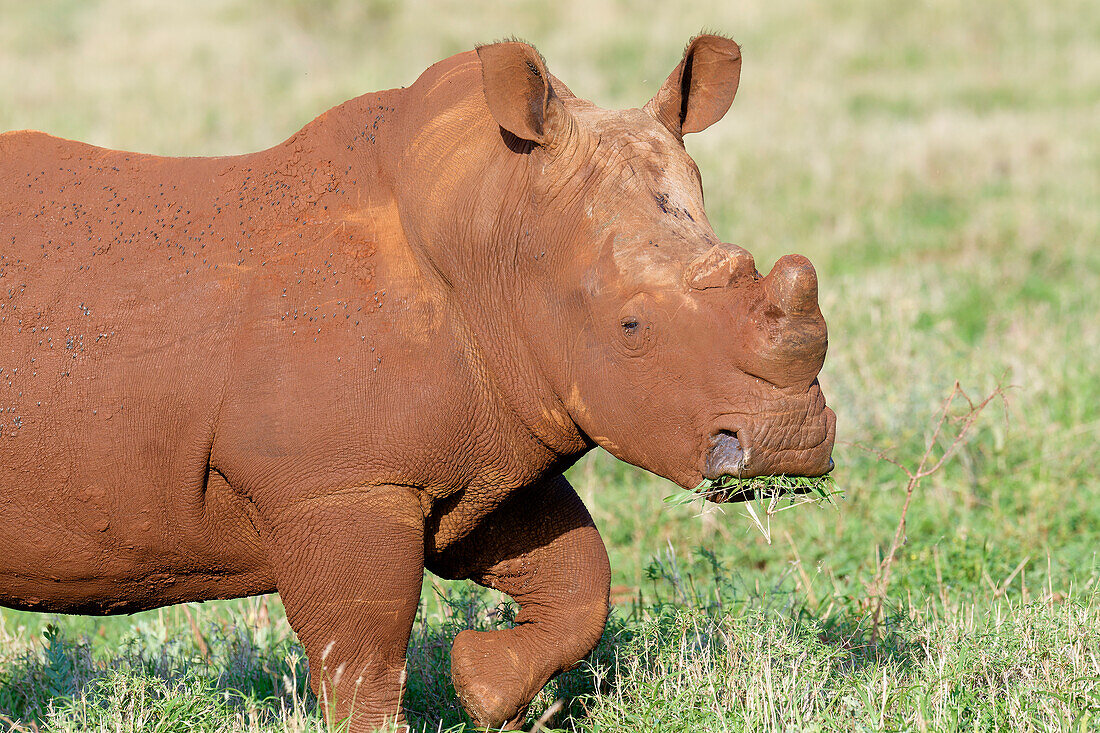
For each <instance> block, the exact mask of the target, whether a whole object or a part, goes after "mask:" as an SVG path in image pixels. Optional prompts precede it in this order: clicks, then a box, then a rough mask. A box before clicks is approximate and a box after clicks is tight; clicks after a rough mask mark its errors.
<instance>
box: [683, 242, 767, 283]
mask: <svg viewBox="0 0 1100 733" xmlns="http://www.w3.org/2000/svg"><path fill="white" fill-rule="evenodd" d="M755 273H756V263H755V262H754V261H753V259H752V255H751V254H749V251H748V250H747V249H745V248H743V247H738V246H737V245H735V244H716V245H714V246H713V247H711V248H710V249H709V250H707V251H706V252H704V253H703V254H701V255H699V256H698V257H696V258H695V259H694V260H692V261H691V262H689V263H688V265H687V267H685V268H684V280H685V281H686V282H687V284H688V286H689V287H691V288H693V289H695V290H706V289H707V288H724V287H726V286H727V285H730V284H732V283H733V282H734V281H735V280H737V279H739V278H743V277H751V276H753V275H754V274H755Z"/></svg>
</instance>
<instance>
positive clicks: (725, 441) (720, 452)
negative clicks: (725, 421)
mask: <svg viewBox="0 0 1100 733" xmlns="http://www.w3.org/2000/svg"><path fill="white" fill-rule="evenodd" d="M745 453H746V451H745V450H744V448H742V447H741V441H739V440H738V439H737V434H736V433H734V432H732V431H729V430H720V431H718V433H717V434H716V435H715V436H714V438H713V439H712V441H711V447H710V450H709V451H708V452H707V460H706V465H705V466H704V467H703V476H704V477H705V478H708V479H718V478H720V477H722V476H739V475H740V474H741V473H742V472H743V471H744V470H745V463H746V460H747V458H748V457H747V456H746V455H745Z"/></svg>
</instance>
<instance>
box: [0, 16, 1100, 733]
mask: <svg viewBox="0 0 1100 733" xmlns="http://www.w3.org/2000/svg"><path fill="white" fill-rule="evenodd" d="M704 27H705V28H707V29H713V30H717V31H721V32H725V33H727V34H729V35H731V36H733V37H734V38H736V39H737V40H738V41H739V42H741V43H742V44H743V54H744V69H743V75H742V83H741V88H740V91H739V94H738V98H737V101H736V102H735V103H734V106H733V108H732V110H731V111H730V113H729V115H728V116H727V118H726V119H725V120H724V121H723V122H721V123H720V124H719V125H717V126H716V127H714V128H712V129H710V130H708V131H706V132H704V133H702V134H701V135H697V136H695V137H693V138H690V139H689V140H688V149H689V151H690V152H691V153H692V154H693V155H694V156H695V158H696V160H697V162H698V164H699V167H700V168H701V170H702V174H703V179H704V188H705V190H706V192H707V205H708V211H709V214H710V217H711V219H712V221H713V223H714V225H715V228H716V230H717V231H718V233H719V235H720V236H722V237H723V238H724V239H725V240H726V241H731V242H736V243H739V244H742V245H744V246H746V247H747V248H749V249H750V250H751V251H752V252H753V253H754V254H755V256H756V258H757V261H758V263H759V264H760V268H761V270H765V271H766V269H767V268H768V267H770V265H771V264H772V263H773V262H774V261H775V260H776V259H777V258H778V257H779V256H780V255H782V254H784V253H786V252H791V251H797V252H801V253H803V254H805V255H807V256H808V257H810V259H811V260H813V261H814V262H815V264H816V265H817V267H818V272H819V276H820V281H821V300H822V310H823V311H824V313H825V315H826V318H827V320H828V322H829V328H830V352H829V356H828V360H827V362H826V364H825V368H824V371H823V373H822V375H821V382H822V385H823V388H824V390H825V394H826V396H827V397H828V399H829V403H830V404H831V405H832V406H833V408H834V409H835V410H836V412H837V415H838V446H837V448H836V451H835V454H834V458H835V460H836V463H837V469H836V471H835V477H836V482H835V486H836V488H838V489H841V490H842V491H843V493H844V497H843V499H841V500H839V501H838V502H837V506H836V507H835V508H818V507H814V506H807V507H799V508H796V509H793V510H791V511H787V512H782V513H779V514H777V515H776V516H774V517H772V519H771V532H770V536H771V540H772V541H771V544H768V543H767V542H766V541H765V540H764V538H763V536H762V534H761V533H760V532H758V531H757V530H756V529H755V528H754V526H753V523H752V522H751V521H750V520H749V519H747V518H746V517H743V516H741V515H742V514H743V513H744V509H743V507H742V506H740V505H728V506H726V507H724V508H723V509H719V508H717V507H715V506H713V505H710V506H701V505H700V504H699V503H698V502H694V503H690V502H688V503H685V502H682V501H665V499H666V497H669V496H673V495H676V494H677V493H678V492H677V490H676V489H675V487H673V486H672V485H671V484H669V483H668V482H666V481H663V480H661V479H657V478H655V477H653V476H651V475H648V474H645V473H643V472H641V471H639V470H637V469H634V468H632V467H630V466H626V465H623V464H619V463H617V462H615V461H614V459H612V458H611V457H610V456H608V455H607V454H603V453H595V454H593V455H591V456H589V457H587V458H586V459H585V460H583V461H582V462H581V463H580V464H578V465H577V466H575V467H574V468H573V469H572V470H571V472H570V478H571V480H572V481H573V482H574V485H575V486H576V487H577V489H578V491H579V492H580V494H581V496H582V497H583V498H584V499H585V501H586V503H587V504H588V506H589V507H590V508H591V510H592V512H593V514H594V516H595V518H596V521H597V524H598V525H599V528H600V531H601V532H602V534H603V536H604V538H605V540H606V542H607V544H608V548H609V551H610V555H611V561H612V566H613V572H614V579H613V583H614V588H613V594H614V598H615V600H616V602H617V605H616V608H615V611H614V614H613V617H612V620H611V623H610V624H609V627H608V631H607V633H606V634H605V637H604V639H603V640H602V642H601V644H600V647H599V648H598V649H597V650H596V652H595V653H594V654H593V656H592V658H591V660H590V661H589V663H588V664H586V665H584V666H583V667H581V668H580V669H578V670H576V671H574V672H571V673H569V674H568V675H566V676H565V677H564V678H562V679H560V680H559V681H557V682H555V683H552V684H551V686H550V687H548V688H547V690H546V691H544V693H543V694H542V696H541V697H540V698H539V699H538V700H537V701H536V704H535V705H534V706H533V707H532V711H531V716H532V717H531V720H530V721H529V722H530V724H531V725H536V721H537V720H541V722H540V723H538V725H544V726H545V727H547V728H551V729H553V728H560V729H564V730H569V731H573V730H577V731H593V732H595V731H702V730H714V731H761V730H766V731H773V730H775V731H779V730H820V731H847V730H876V731H877V730H891V731H892V730H920V731H924V730H935V731H947V730H967V731H969V730H1013V731H1015V730H1066V731H1069V730H1073V731H1081V730H1100V557H1098V555H1097V551H1098V549H1100V479H1098V478H1097V472H1096V470H1095V469H1094V468H1093V467H1092V465H1091V461H1092V460H1093V459H1094V458H1096V457H1097V450H1096V448H1097V437H1098V433H1100V367H1098V362H1100V308H1098V305H1097V304H1098V295H1097V294H1098V293H1100V124H1098V123H1100V43H1098V42H1097V41H1098V39H1100V13H1098V12H1096V8H1095V3H1094V2H1092V0H1088V1H1086V0H1057V1H1052V2H1046V3H1029V2H1024V1H1023V0H1005V1H1003V2H994V1H992V0H989V1H975V2H969V3H957V2H954V1H953V0H931V1H930V2H925V3H912V2H903V0H824V1H823V2H815V3H810V2H794V1H793V0H769V1H768V2H761V1H759V0H750V1H749V2H745V3H718V2H714V3H712V4H711V5H710V6H709V7H708V4H707V3H690V4H685V5H684V6H682V7H681V6H680V5H679V3H677V2H656V0H640V1H639V2H626V0H621V1H619V2H612V1H605V0H584V1H583V2H582V0H563V1H562V2H557V3H547V2H509V3H505V2H498V3H492V4H483V5H482V4H473V5H471V4H470V3H467V2H458V1H457V0H444V1H443V2H430V3H429V2H427V1H426V0H411V1H409V2H401V1H399V0H369V1H368V2H354V1H352V0H322V1H317V2H307V0H269V2H266V3H261V2H258V1H251V0H233V1H230V2H216V1H215V0H192V1H191V2H188V3H156V4H154V3H144V2H136V1H135V2H122V1H121V0H41V1H40V2H19V1H17V0H0V130H6V129H18V128H37V129H42V130H46V131H48V132H52V133H55V134H59V135H63V136H66V137H73V138H78V139H82V140H87V141H89V142H93V143H96V144H100V145H107V146H110V147H116V148H128V149H136V150H142V151H146V152H157V153H164V154H178V155H184V154H186V155H202V154H223V153H233V152H244V151H248V150H253V149H258V148H262V147H267V146H269V145H272V144H274V143H276V142H278V141H280V140H282V139H283V138H285V137H287V136H289V135H290V133H291V132H293V131H294V130H295V129H297V128H298V127H299V126H301V125H302V124H304V123H305V122H307V121H308V120H310V119H312V118H313V117H314V116H316V115H317V114H319V113H320V112H321V111H323V110H324V109H326V108H328V107H330V106H332V105H334V104H337V103H339V102H341V101H343V100H344V99H347V98H349V97H351V96H355V95H357V94H360V93H362V92H365V91H369V90H373V89H378V88H385V87H392V86H399V85H402V84H408V83H409V82H411V81H412V80H413V79H414V78H415V76H416V75H417V74H418V73H419V72H420V71H421V70H423V69H424V68H425V67H426V66H427V65H429V64H430V63H431V62H433V61H435V60H438V59H440V58H443V57H445V56H447V55H450V54H452V53H454V52H457V51H460V50H464V49H467V48H470V47H472V46H473V45H474V44H475V43H477V42H483V41H489V40H493V39H495V38H500V37H504V36H509V35H518V36H521V37H524V38H527V39H528V40H531V41H532V42H534V43H536V45H538V46H539V48H540V50H541V51H542V52H543V53H544V55H545V56H546V58H547V60H548V63H549V66H550V69H551V70H552V71H553V72H554V73H555V74H556V75H558V76H559V77H560V78H562V79H563V80H564V81H565V82H566V83H567V84H569V85H570V86H571V87H572V88H573V90H574V91H575V92H576V93H578V94H580V95H582V96H586V97H589V98H591V99H594V100H595V101H596V102H597V103H599V104H601V105H603V106H608V107H621V106H635V105H640V104H642V103H643V102H645V101H646V100H647V99H648V98H649V96H650V95H651V94H652V93H653V91H655V89H656V88H657V86H658V85H659V84H660V82H661V81H662V80H663V79H664V78H665V76H666V75H667V74H668V72H669V71H670V70H671V68H672V67H673V66H674V65H675V63H676V62H677V60H678V58H679V54H680V51H681V49H682V47H683V45H684V43H685V42H686V40H687V39H688V37H689V36H691V35H692V34H694V33H696V32H698V31H699V30H700V29H701V28H704ZM956 380H958V381H959V382H960V384H961V385H962V386H963V388H964V389H966V390H967V392H968V394H970V395H971V396H972V397H974V398H976V399H977V398H982V397H984V396H986V395H988V394H990V393H992V392H993V391H994V390H995V389H996V388H997V387H998V386H1002V387H1004V390H1005V400H1004V401H1002V400H1000V399H995V400H994V401H993V402H992V403H990V404H989V405H988V406H987V408H986V409H985V410H984V411H983V412H982V413H981V415H980V416H979V417H978V419H977V420H976V422H974V424H973V428H972V429H971V431H970V432H969V433H968V434H967V436H966V437H965V440H964V442H963V444H962V445H961V447H960V448H959V450H958V451H957V452H956V453H955V454H954V455H953V456H951V457H950V458H949V460H948V461H947V462H946V463H945V464H944V466H943V467H942V469H941V470H939V471H938V472H936V473H934V474H932V475H930V476H928V477H926V478H924V479H923V480H922V481H921V482H920V483H919V485H917V486H916V488H915V491H914V494H913V499H912V504H911V506H910V508H909V511H908V515H907V525H906V532H905V537H906V539H907V541H906V542H905V544H904V545H903V546H902V547H901V549H900V550H899V552H898V554H897V558H896V561H895V562H894V563H893V565H892V574H891V576H890V581H889V584H888V586H886V587H885V588H884V587H883V584H882V583H881V582H880V581H881V578H880V577H879V569H880V567H881V565H880V563H881V561H882V558H883V557H884V556H885V555H886V554H887V553H888V552H889V549H890V546H891V541H892V540H893V538H894V535H895V531H896V529H897V527H898V522H899V517H900V514H901V510H902V505H903V502H904V500H905V490H906V485H907V481H908V479H907V476H906V474H905V473H904V472H903V471H902V470H900V469H899V468H898V466H896V465H895V464H894V463H891V462H890V461H888V460H885V458H884V457H888V458H890V459H892V460H894V461H897V462H899V463H900V464H902V465H903V466H906V467H909V468H910V469H912V468H914V467H915V466H916V465H917V464H918V462H919V461H920V459H921V456H922V455H923V454H924V452H925V450H926V447H927V445H928V443H929V441H931V440H932V438H933V437H934V436H933V431H934V427H935V425H936V420H937V416H938V413H939V410H940V407H941V404H942V402H943V400H944V399H945V398H947V396H948V395H949V394H950V393H951V391H952V387H953V385H954V383H955V381H956ZM964 413H965V407H964V405H963V404H962V403H960V402H958V401H956V402H955V406H954V407H953V408H952V411H951V414H952V415H962V414H964ZM958 428H959V425H958V423H951V424H949V425H948V433H947V434H946V435H942V434H941V435H940V436H939V437H940V439H939V440H938V441H937V446H938V447H933V452H932V458H933V460H935V459H936V458H938V457H939V456H940V455H942V451H943V450H944V447H945V446H946V445H947V443H948V442H949V440H950V438H951V436H952V435H953V434H954V433H952V432H951V431H953V430H957V429H958ZM0 551H2V550H0ZM880 596H881V597H884V603H883V617H882V623H878V624H876V623H875V609H876V598H877V597H880ZM501 604H502V601H501V599H500V598H498V597H493V596H491V595H489V594H483V593H479V592H477V591H476V590H474V589H472V588H470V587H466V586H464V585H462V584H453V583H443V582H441V581H438V580H436V579H434V578H430V577H429V578H428V579H426V581H425V591H424V596H423V609H422V613H421V615H420V617H419V619H418V621H417V626H416V628H415V631H414V638H413V641H412V643H411V645H410V655H409V658H410V669H409V695H408V699H407V706H408V708H409V711H410V717H411V720H412V722H413V723H414V725H415V727H417V728H418V729H425V730H428V731H437V730H452V729H453V730H462V729H463V726H465V725H466V719H465V718H464V717H463V714H462V713H461V711H460V709H459V707H458V705H457V702H456V701H455V700H454V696H453V690H451V689H450V687H449V681H448V675H447V670H448V669H449V660H448V657H447V655H448V650H449V643H450V640H451V638H453V636H454V634H455V633H456V632H457V630H458V629H460V628H465V627H469V626H486V625H492V624H503V623H507V620H508V618H510V615H509V614H510V611H509V608H508V607H507V606H506V605H503V606H502V605H501ZM305 678H306V672H305V663H304V661H303V658H302V654H301V651H300V649H299V648H298V647H297V646H296V642H295V640H294V637H293V634H292V633H291V632H290V630H289V628H288V626H287V624H286V622H285V619H284V618H283V616H282V612H281V607H280V606H279V603H278V599H277V598H275V597H272V598H268V599H247V600H243V601H236V602H227V603H208V604H191V605H190V606H188V607H186V608H184V607H176V608H169V609H163V610H162V611H158V612H151V613H146V614H139V615H136V616H129V617H117V618H106V619H94V618H83V617H47V616H40V615H32V614H22V613H16V612H11V611H6V610H0V716H2V717H0V726H3V725H7V726H9V727H10V728H12V729H13V730H20V731H24V730H34V729H36V728H37V729H39V730H57V731H82V730H92V731H176V730H181V731H182V730H188V731H207V730H209V731H221V730H233V731H283V730H288V731H307V730H323V724H322V723H321V722H320V716H319V713H318V710H317V705H316V702H315V701H314V700H312V699H310V698H309V697H308V695H307V694H306V692H305V691H306V689H307V686H306V684H305Z"/></svg>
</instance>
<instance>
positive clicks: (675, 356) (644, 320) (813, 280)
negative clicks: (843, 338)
mask: <svg viewBox="0 0 1100 733" xmlns="http://www.w3.org/2000/svg"><path fill="white" fill-rule="evenodd" d="M477 55H478V59H477V61H478V63H479V65H480V72H481V81H482V83H483V92H484V97H483V100H480V101H479V104H480V105H482V106H481V109H482V110H484V109H485V106H484V105H487V107H488V110H487V112H488V113H489V114H491V119H490V120H488V121H489V122H490V123H491V124H492V132H491V135H490V136H491V137H493V138H495V140H494V141H492V142H491V144H490V143H485V148H484V152H483V153H479V154H478V156H477V157H478V159H484V160H485V161H487V162H485V163H484V164H483V165H482V167H480V168H479V169H478V173H477V174H476V176H474V177H473V178H472V179H470V181H469V182H468V183H467V184H466V185H465V186H464V188H466V189H472V192H471V193H470V196H472V197H473V198H474V199H475V201H476V203H469V202H466V203H464V204H462V205H459V206H457V207H456V208H457V209H458V210H461V211H463V212H473V213H470V214H468V215H467V216H466V218H465V219H464V220H463V221H461V222H458V223H454V222H452V223H451V224H450V225H449V226H450V230H453V229H456V228H457V229H470V227H472V226H475V225H477V222H482V223H483V225H484V231H483V232H481V233H480V234H477V235H476V236H473V237H472V238H473V239H476V240H477V242H478V243H477V246H478V247H480V248H481V249H480V250H478V253H475V254H471V253H470V251H469V250H467V252H466V253H465V254H464V255H463V257H465V259H466V260H467V261H475V262H478V263H479V267H481V269H482V270H483V269H484V267H483V266H481V264H480V263H481V262H482V260H481V259H479V258H482V257H484V256H485V255H484V254H483V253H484V246H485V245H484V244H483V243H484V242H486V241H490V240H492V239H493V238H494V237H495V238H496V239H499V240H502V241H503V242H504V243H505V244H504V245H503V246H502V247H501V251H502V252H503V253H505V254H503V255H502V256H500V258H501V259H505V260H506V261H507V262H508V263H509V265H510V266H511V268H513V269H507V268H505V269H503V270H501V271H500V272H496V273H494V277H492V278H489V279H486V278H485V277H484V274H481V275H476V276H472V277H471V278H470V279H469V282H470V284H468V285H466V286H464V287H466V288H467V289H469V288H476V287H481V284H482V283H488V284H487V285H486V287H490V288H492V287H505V286H503V285H500V283H502V282H508V283H510V284H511V286H512V289H511V291H510V292H508V293H495V294H493V295H489V296H483V298H482V299H483V300H485V301H491V302H494V303H498V304H501V303H502V302H503V301H506V302H507V305H506V306H505V305H503V304H502V305H500V309H501V310H508V311H509V312H510V313H513V314H518V317H513V318H512V319H511V320H510V321H509V322H508V323H500V324H497V325H496V326H494V327H493V328H492V329H490V331H491V335H490V336H488V337H487V338H490V339H493V340H500V339H501V338H506V336H504V335H502V334H506V333H507V332H508V331H509V330H510V329H512V330H518V331H519V332H520V333H519V335H518V336H517V337H516V340H517V342H521V343H522V347H521V348H520V349H519V350H523V351H525V353H527V354H529V355H530V357H531V358H530V359H529V361H530V362H532V364H533V366H528V367H527V368H526V371H525V373H528V374H535V375H537V377H538V378H539V379H541V380H543V381H544V382H545V383H546V384H548V385H549V391H552V392H553V393H554V395H555V407H554V408H552V409H556V407H557V406H558V405H560V407H561V409H563V410H564V411H565V412H566V413H567V415H568V418H569V420H568V422H569V423H570V424H571V426H575V427H576V429H577V430H579V431H580V432H581V433H582V434H583V437H584V439H585V441H586V443H587V444H588V445H589V446H590V445H591V444H598V445H600V446H601V447H603V448H605V449H606V450H608V451H609V452H610V453H612V454H613V455H615V456H616V457H617V458H619V459H621V460H624V461H627V462H628V463H632V464H634V465H637V466H640V467H642V468H645V469H647V470H649V471H652V472H654V473H656V474H658V475H661V476H664V477H666V478H669V479H671V480H673V481H675V482H676V483H678V484H680V485H681V486H683V487H685V488H689V489H690V488H694V487H695V486H697V485H698V484H699V483H700V480H701V479H702V478H703V477H707V478H718V477H719V476H722V475H734V476H741V477H753V476H760V475H770V474H788V475H800V476H818V475H822V474H824V473H827V472H828V471H829V470H830V469H831V468H832V460H831V458H830V454H831V452H832V446H833V440H834V434H835V419H836V418H835V415H834V413H833V411H832V410H830V409H829V408H828V407H826V405H825V398H824V396H823V395H822V392H821V388H820V387H819V385H818V381H817V374H818V372H819V371H820V369H821V367H822V364H823V362H824V359H825V351H826V346H827V335H826V327H825V320H824V318H823V317H822V314H821V311H820V309H819V307H818V299H817V289H818V283H817V275H816V273H815V271H814V268H813V266H812V265H811V264H810V262H809V261H808V260H807V259H806V258H805V257H802V256H799V255H786V256H784V257H782V258H781V259H780V260H779V261H778V262H777V263H776V264H775V266H774V267H773V268H772V270H771V272H770V273H768V275H766V276H762V275H761V274H760V273H759V272H758V271H757V269H756V265H755V262H754V261H753V257H752V255H751V254H750V253H749V252H748V251H747V250H745V249H743V248H742V247H739V246H737V245H734V244H728V243H725V242H722V241H721V240H720V239H719V237H718V236H717V235H716V234H715V232H714V229H713V228H712V227H711V225H710V223H709V222H708V220H707V215H706V212H705V211H704V208H703V191H702V183H701V180H700V175H699V170H698V168H697V167H696V165H695V163H694V161H693V160H692V159H691V157H690V156H689V155H688V153H687V151H686V150H685V148H684V144H683V136H684V135H686V134H688V133H694V132H699V131H701V130H704V129H705V128H707V127H709V126H710V125H712V124H713V123H715V122H717V121H718V120H719V119H720V118H721V117H722V116H723V115H724V114H725V113H726V111H727V110H728V109H729V107H730V104H731V103H732V101H733V97H734V94H735V93H736V91H737V86H738V81H739V77H740V70H741V53H740V49H739V47H738V46H737V44H736V43H734V42H733V41H731V40H728V39H726V38H721V37H718V36H713V35H703V36H699V37H697V38H695V39H693V40H692V41H691V43H690V44H689V45H688V47H687V49H686V51H685V53H684V56H683V59H682V61H681V62H680V64H679V65H678V66H677V67H676V68H675V69H674V70H673V72H672V73H671V75H670V76H669V77H668V79H667V81H666V82H665V83H664V84H663V86H661V88H660V89H659V90H658V91H657V93H656V95H655V96H654V97H653V98H652V99H651V100H650V101H649V102H648V103H647V104H646V105H645V106H644V107H642V108H636V109H627V110H614V111H613V110H604V109H601V108H599V107H597V106H595V105H594V104H592V103H591V102H588V101H586V100H584V99H580V98H578V97H576V96H575V95H574V94H573V93H572V92H570V90H569V89H568V88H567V87H566V86H565V85H564V84H562V83H561V82H560V81H559V80H558V79H556V78H554V77H553V76H552V75H551V74H550V73H549V72H548V71H547V69H546V65H545V62H544V61H543V59H542V57H541V56H540V55H539V54H538V52H537V51H535V49H533V48H532V47H531V46H529V45H527V44H525V43H520V42H505V43H497V44H492V45H488V46H482V47H480V48H478V49H477ZM445 82H446V77H442V79H432V80H431V84H432V85H433V86H432V88H433V89H434V90H446V88H447V87H446V84H445ZM436 93H444V92H439V91H437V92H436ZM478 96H481V95H478ZM460 108H463V107H462V103H458V104H456V105H455V106H453V107H452V109H456V110H457V109H460ZM453 117H454V119H456V120H457V119H458V115H457V113H455V114H454V115H453ZM445 127H446V132H445V134H440V135H438V136H437V137H436V138H435V139H434V140H433V145H432V146H431V149H433V150H438V149H440V148H445V147H446V146H447V145H450V146H452V147H453V146H454V145H455V144H456V143H454V142H453V140H454V139H455V138H456V137H457V136H459V135H460V134H461V135H464V136H465V138H466V139H473V138H474V137H476V136H477V129H476V126H467V127H465V128H462V129H461V133H460V132H459V130H458V129H457V128H456V123H445ZM486 134H489V133H486ZM471 144H473V143H469V142H464V143H463V145H465V146H467V147H468V146H469V145H471ZM427 148H428V146H427V145H424V144H422V145H421V146H420V149H427ZM472 157H473V156H470V155H468V158H472ZM440 171H441V172H440V173H438V174H436V176H435V179H436V180H437V181H438V180H444V179H446V178H447V177H449V175H450V174H449V173H447V172H446V171H445V170H444V169H442V168H441V169H440ZM437 187H438V184H437ZM410 215H419V214H415V213H414V212H411V211H410ZM440 231H442V230H440ZM441 237H442V235H440V237H437V238H441ZM447 256H449V255H448V254H447V253H446V252H443V251H442V250H440V251H439V252H438V253H437V257H439V258H445V257H447ZM498 256H499V255H498ZM461 264H462V263H459V264H458V265H456V267H461ZM441 269H447V268H441ZM505 270H506V272H505ZM451 279H453V278H451ZM544 411H545V410H544ZM551 411H552V410H551Z"/></svg>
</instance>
